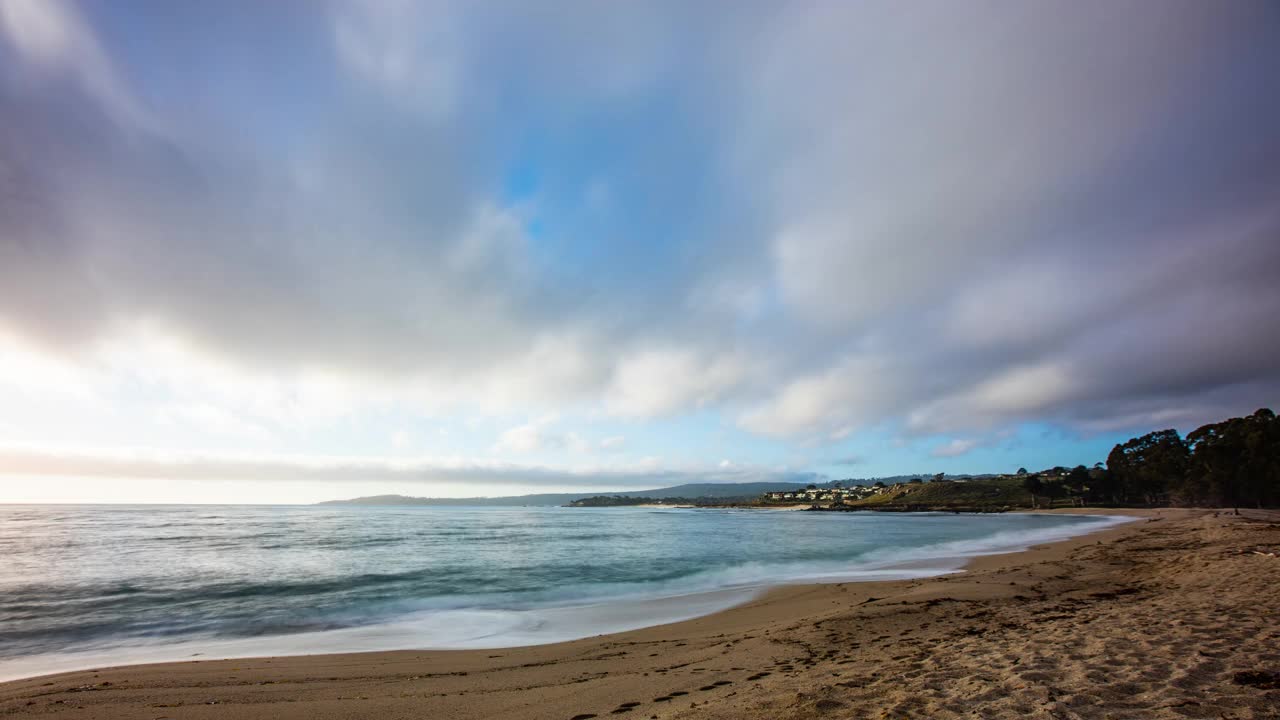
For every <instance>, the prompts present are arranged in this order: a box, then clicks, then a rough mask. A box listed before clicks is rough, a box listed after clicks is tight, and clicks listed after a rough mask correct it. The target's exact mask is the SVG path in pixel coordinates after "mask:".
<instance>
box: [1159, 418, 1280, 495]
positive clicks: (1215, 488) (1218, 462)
mask: <svg viewBox="0 0 1280 720" xmlns="http://www.w3.org/2000/svg"><path fill="white" fill-rule="evenodd" d="M1187 443H1188V444H1189V445H1190V446H1191V453H1192V454H1191V462H1192V465H1191V468H1190V471H1189V472H1188V473H1187V477H1186V481H1185V482H1184V483H1183V484H1182V487H1181V488H1180V490H1181V494H1182V500H1183V501H1184V502H1187V503H1189V504H1193V505H1217V506H1222V507H1226V506H1239V505H1254V506H1257V507H1262V506H1264V505H1267V506H1273V505H1276V504H1280V422H1277V421H1276V416H1275V413H1273V412H1271V411H1270V410H1269V409H1267V408H1263V409H1261V410H1258V411H1257V412H1255V413H1254V414H1252V415H1250V416H1248V417H1242V418H1231V419H1230V420H1224V421H1222V422H1219V423H1212V424H1210V425H1205V426H1203V427H1200V428H1197V429H1196V430H1194V431H1192V432H1191V433H1190V434H1188V435H1187Z"/></svg>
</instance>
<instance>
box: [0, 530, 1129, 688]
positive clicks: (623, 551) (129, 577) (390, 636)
mask: <svg viewBox="0 0 1280 720" xmlns="http://www.w3.org/2000/svg"><path fill="white" fill-rule="evenodd" d="M1122 521H1123V520H1122V519H1117V518H1114V517H1087V516H1062V515H1035V514H1006V515H952V514H932V513H918V514H896V513H880V514H877V513H805V512H782V511H760V510H732V509H728V510H720V509H650V508H558V507H527V508H493V507H486V508H460V507H449V508H433V507H342V506H338V507H335V506H296V507H284V506H270V507H267V506H207V505H203V506H154V505H151V506H102V505H99V506H67V505H49V506H36V505H7V506H6V505H0V680H3V679H13V678H18V677H27V676H32V675H37V674H43V673H46V672H54V671H60V670H71V669H84V668H90V667H97V666H101V665H107V664H125V663H134V662H150V661H168V660H187V659H207V658H217V657H244V656H253V655H286V654H304V653H317V652H343V651H357V650H390V649H434V648H482V647H504V646H513V645H528V644H537V643H545V642H557V641H561V640H568V639H574V638H579V637H587V636H591V635H597V634H601V633H607V632H617V631H621V630H626V629H632V628H637V627H643V626H647V625H654V624H659V623H665V622H673V621H677V620H682V619H687V618H690V617H696V616H698V615H702V614H707V613H710V612H715V611H717V610H720V609H723V608H726V607H730V606H732V605H735V604H739V603H742V602H745V601H747V600H749V599H751V598H752V597H754V596H755V595H756V594H758V593H759V592H760V591H761V590H762V589H763V588H765V587H767V586H769V585H775V584H782V583H797V582H824V581H826V582H832V581H845V580H866V579H900V578H911V577H924V576H929V575H937V574H941V573H948V572H955V571H957V570H958V569H959V568H960V567H961V565H962V564H963V562H964V559H965V558H969V557H973V556H975V555H983V554H992V553H998V552H1009V551H1013V550H1018V549H1022V548H1026V547H1028V546H1031V545H1034V544H1038V543H1042V542H1047V541H1051V540H1056V539H1062V538H1066V537H1070V536H1073V535H1077V534H1081V533H1085V532H1090V531H1093V530H1097V529H1101V528H1104V527H1108V526H1110V525H1113V524H1115V523H1117V522H1122Z"/></svg>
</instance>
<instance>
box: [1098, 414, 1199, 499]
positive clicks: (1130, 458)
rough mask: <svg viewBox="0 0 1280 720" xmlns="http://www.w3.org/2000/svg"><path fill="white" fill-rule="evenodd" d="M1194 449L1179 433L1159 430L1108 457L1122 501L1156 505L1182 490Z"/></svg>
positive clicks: (1108, 465)
mask: <svg viewBox="0 0 1280 720" xmlns="http://www.w3.org/2000/svg"><path fill="white" fill-rule="evenodd" d="M1190 455H1191V453H1190V450H1189V449H1188V447H1187V444H1186V443H1185V442H1183V440H1182V438H1181V437H1180V436H1179V435H1178V431H1177V430H1172V429H1169V430H1157V431H1156V432H1152V433H1147V434H1146V435H1143V436H1142V437H1140V438H1134V439H1132V440H1130V441H1129V442H1127V443H1124V444H1123V445H1116V446H1115V448H1113V449H1112V450H1111V454H1110V455H1108V456H1107V469H1108V470H1110V471H1111V474H1112V475H1113V477H1114V479H1115V481H1116V483H1118V489H1119V491H1120V500H1121V502H1125V503H1129V502H1142V503H1145V504H1147V505H1155V504H1157V503H1160V502H1163V501H1165V500H1166V499H1167V498H1168V494H1169V490H1170V488H1171V487H1179V486H1180V485H1181V483H1182V480H1183V478H1184V477H1185V476H1186V473H1187V468H1188V466H1189V464H1190Z"/></svg>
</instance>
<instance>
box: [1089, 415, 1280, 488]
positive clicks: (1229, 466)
mask: <svg viewBox="0 0 1280 720" xmlns="http://www.w3.org/2000/svg"><path fill="white" fill-rule="evenodd" d="M1081 471H1084V472H1083V474H1084V475H1087V478H1088V479H1087V485H1081V483H1082V481H1083V480H1084V478H1083V477H1082V473H1081ZM1066 484H1067V487H1068V490H1069V491H1070V492H1072V493H1076V492H1079V491H1080V489H1081V488H1083V496H1084V497H1085V498H1087V499H1088V500H1090V501H1093V502H1104V503H1114V504H1121V505H1128V504H1145V505H1157V504H1168V503H1173V504H1179V505H1202V506H1212V507H1231V506H1239V505H1251V506H1256V507H1264V506H1265V507H1275V506H1277V505H1280V421H1278V420H1277V419H1276V416H1275V413H1273V412H1271V411H1270V410H1268V409H1266V408H1263V409H1261V410H1258V411H1257V412H1255V413H1254V414H1252V415H1250V416H1248V417H1242V418H1231V419H1229V420H1224V421H1222V422H1218V423H1211V424H1209V425H1205V426H1203V427H1200V428H1197V429H1196V430H1194V431H1192V432H1191V433H1188V434H1187V437H1186V439H1185V440H1184V439H1183V438H1181V437H1180V436H1179V435H1178V433H1177V431H1175V430H1159V431H1157V432H1153V433H1149V434H1147V435H1143V436H1142V437H1140V438H1134V439H1132V440H1130V441H1129V442H1126V443H1124V444H1122V445H1117V446H1115V448H1114V449H1113V450H1112V451H1111V454H1110V455H1108V456H1107V467H1106V470H1105V471H1103V470H1101V469H1099V468H1097V467H1095V468H1094V470H1085V469H1084V468H1076V469H1074V470H1072V471H1071V472H1070V473H1069V474H1068V476H1067V481H1066Z"/></svg>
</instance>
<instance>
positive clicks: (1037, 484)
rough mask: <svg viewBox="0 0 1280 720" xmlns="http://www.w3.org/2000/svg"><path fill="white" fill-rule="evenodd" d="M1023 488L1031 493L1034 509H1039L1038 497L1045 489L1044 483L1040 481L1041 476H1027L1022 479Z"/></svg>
mask: <svg viewBox="0 0 1280 720" xmlns="http://www.w3.org/2000/svg"><path fill="white" fill-rule="evenodd" d="M1023 474H1024V475H1025V473H1023ZM1022 487H1023V489H1025V490H1026V491H1027V492H1029V493H1031V507H1032V509H1035V508H1038V507H1039V504H1038V503H1037V501H1036V495H1039V494H1040V491H1041V490H1043V489H1044V483H1043V482H1041V481H1040V476H1039V475H1026V477H1024V478H1023V479H1022Z"/></svg>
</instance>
